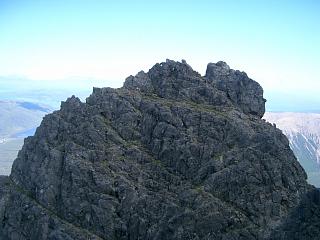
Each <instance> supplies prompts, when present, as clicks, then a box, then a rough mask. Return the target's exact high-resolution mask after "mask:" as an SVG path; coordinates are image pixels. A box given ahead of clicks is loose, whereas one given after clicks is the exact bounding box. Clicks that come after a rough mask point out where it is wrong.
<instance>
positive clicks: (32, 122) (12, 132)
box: [0, 101, 52, 175]
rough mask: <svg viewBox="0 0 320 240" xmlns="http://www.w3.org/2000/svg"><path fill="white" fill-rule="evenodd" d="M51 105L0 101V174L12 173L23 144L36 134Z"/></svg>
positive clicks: (50, 110)
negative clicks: (12, 166)
mask: <svg viewBox="0 0 320 240" xmlns="http://www.w3.org/2000/svg"><path fill="white" fill-rule="evenodd" d="M50 112H52V109H51V107H49V106H45V105H42V104H37V103H32V102H23V101H21V102H20V101H0V175H7V174H9V173H10V170H11V165H12V162H13V160H14V159H15V157H16V156H17V153H18V151H19V150H20V148H21V146H22V144H23V138H25V137H27V136H31V135H33V134H34V132H35V130H36V128H37V127H38V126H39V125H40V122H41V120H42V118H43V116H44V115H45V114H47V113H50Z"/></svg>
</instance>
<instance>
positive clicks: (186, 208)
mask: <svg viewBox="0 0 320 240" xmlns="http://www.w3.org/2000/svg"><path fill="white" fill-rule="evenodd" d="M216 66H217V67H219V68H221V69H224V70H223V71H225V70H226V69H227V67H226V66H225V64H224V63H222V62H220V63H217V64H216ZM221 69H220V70H219V71H220V72H222V70H221ZM217 71H218V70H217ZM213 76H214V77H213ZM216 76H217V74H213V75H210V74H207V75H206V76H204V77H203V76H201V75H200V74H198V73H197V72H195V71H193V70H192V68H191V67H190V66H189V65H188V64H187V63H186V62H182V63H180V62H175V61H171V60H167V61H166V62H164V63H160V64H156V65H155V66H154V67H152V68H151V69H150V70H149V71H148V72H147V73H145V72H142V71H141V72H139V73H138V74H137V75H135V76H130V77H128V78H127V79H126V81H125V83H124V86H123V87H122V88H119V89H112V88H94V89H93V93H92V94H91V95H90V96H89V97H88V98H87V100H86V102H85V103H82V102H80V100H79V99H77V98H76V97H74V96H73V97H71V98H69V99H68V100H67V101H66V102H63V103H62V105H61V110H59V111H55V112H53V113H52V114H49V115H47V116H46V117H44V119H43V121H42V123H41V125H40V127H39V128H38V129H37V131H36V133H35V135H34V136H33V137H29V138H27V139H25V143H24V146H23V148H22V149H21V151H20V152H19V154H18V157H17V159H16V160H15V161H14V164H13V166H12V171H11V175H10V177H0V220H1V224H0V239H5V240H7V239H8V240H11V239H12V240H15V239H21V240H27V239H28V240H29V239H31V240H36V239H37V240H38V239H40V240H42V239H43V240H44V239H50V240H53V239H54V240H62V239H68V240H75V239H80V240H85V239H94V240H101V239H108V240H109V239H111V240H134V239H168V240H170V239H177V240H183V239H194V240H202V239H203V240H208V239H219V240H222V239H237V240H245V239H246V240H247V239H251V240H255V239H258V240H267V239H282V240H287V239H304V238H306V237H308V239H317V238H318V236H319V232H320V231H319V228H317V227H316V226H317V225H316V224H317V223H318V222H319V217H318V216H319V209H320V207H319V205H320V201H319V199H320V194H319V192H318V191H317V190H316V189H315V188H314V187H312V186H310V185H308V184H307V182H306V174H305V172H304V170H303V169H302V167H301V166H300V164H299V163H298V161H297V160H296V158H295V156H294V155H293V153H292V151H291V150H290V147H289V142H288V140H287V138H286V137H285V136H284V135H283V134H282V132H281V131H280V130H279V129H277V128H276V127H275V126H273V125H271V124H269V123H267V122H266V121H264V120H262V119H260V116H261V115H262V114H263V112H264V100H263V97H262V88H261V87H260V85H259V84H258V83H256V82H254V81H253V80H251V79H249V78H248V77H247V76H246V75H245V74H243V73H240V72H239V71H233V70H231V69H230V70H229V74H227V75H221V74H220V77H216ZM310 222H311V223H314V224H309V223H310ZM289 227H291V228H289ZM294 237H296V238H294Z"/></svg>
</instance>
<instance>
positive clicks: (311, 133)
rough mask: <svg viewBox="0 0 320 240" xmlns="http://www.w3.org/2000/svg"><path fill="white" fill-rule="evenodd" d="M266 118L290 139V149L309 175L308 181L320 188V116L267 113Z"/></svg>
mask: <svg viewBox="0 0 320 240" xmlns="http://www.w3.org/2000/svg"><path fill="white" fill-rule="evenodd" d="M264 118H265V119H266V120H267V121H269V122H271V123H275V124H276V125H277V127H278V128H280V129H281V130H282V131H283V133H284V134H285V135H286V136H287V137H288V139H289V142H290V147H291V148H292V150H293V152H294V153H295V155H296V157H297V158H298V160H299V162H300V163H301V165H302V166H303V167H304V169H305V170H306V172H307V174H308V181H309V182H310V183H311V184H314V185H315V186H317V187H320V114H319V113H294V112H281V113H278V112H267V113H265V115H264Z"/></svg>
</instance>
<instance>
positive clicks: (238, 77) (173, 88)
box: [124, 59, 265, 118]
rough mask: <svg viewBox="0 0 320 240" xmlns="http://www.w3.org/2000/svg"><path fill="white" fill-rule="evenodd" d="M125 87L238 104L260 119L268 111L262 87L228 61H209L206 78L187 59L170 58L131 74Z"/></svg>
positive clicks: (216, 103)
mask: <svg viewBox="0 0 320 240" xmlns="http://www.w3.org/2000/svg"><path fill="white" fill-rule="evenodd" d="M124 88H126V89H131V90H139V91H142V92H147V93H149V94H156V95H157V96H159V97H162V98H170V99H184V100H188V101H193V102H195V103H201V104H208V105H213V106H222V107H230V106H232V105H235V106H237V107H239V108H240V109H242V111H243V112H244V113H246V114H252V115H257V116H259V117H260V118H261V117H262V116H263V114H264V112H265V99H264V98H263V90H262V87H261V86H260V85H259V84H258V83H257V82H255V81H254V80H252V79H250V78H248V76H247V75H246V74H245V73H243V72H240V71H235V70H233V69H230V67H229V66H228V65H227V64H226V63H225V62H222V61H220V62H217V63H209V64H208V67H207V71H206V75H205V76H204V77H202V76H201V75H200V74H199V73H198V72H196V71H194V70H193V69H192V68H191V66H190V65H188V64H187V63H186V61H185V60H183V61H182V62H176V61H173V60H168V59H167V60H166V62H163V63H157V64H156V65H154V66H153V67H152V68H151V69H150V70H149V71H148V73H145V72H143V71H141V72H139V73H138V74H137V75H135V76H129V77H128V78H127V79H126V81H125V83H124Z"/></svg>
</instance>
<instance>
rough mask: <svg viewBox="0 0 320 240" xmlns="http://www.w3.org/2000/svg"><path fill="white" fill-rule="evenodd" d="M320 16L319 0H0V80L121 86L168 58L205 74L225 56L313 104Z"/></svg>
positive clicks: (268, 85) (273, 88)
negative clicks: (183, 60)
mask: <svg viewBox="0 0 320 240" xmlns="http://www.w3.org/2000/svg"><path fill="white" fill-rule="evenodd" d="M319 13H320V1H317V0H313V1H312V0H300V1H294V0H290V1H289V0H288V1H285V0H274V1H272V0H268V1H267V0H265V1H263V0H255V1H254V0H251V1H250V0H247V1H241V0H234V1H225V0H223V1H222V0H219V1H213V0H210V1H209V0H208V1H205V0H193V1H191V0H190V1H188V0H176V1H174V0H161V1H150V0H149V1H142V0H141V1H134V0H130V1H129V0H128V1H124V0H123V1H121V0H117V1H107V0H105V1H102V0H100V1H99V0H90V1H89V0H63V1H62V0H52V1H45V0H43V1H37V0H34V1H31V0H20V1H19V0H0V76H25V77H27V78H29V79H33V80H38V81H39V82H36V84H38V83H39V84H42V85H46V84H48V85H50V86H52V85H59V86H66V87H67V86H68V87H70V86H74V87H75V88H76V87H79V88H80V87H81V86H82V87H83V88H86V87H88V86H91V85H99V86H121V85H122V82H123V80H124V79H125V78H126V77H127V76H128V75H130V74H135V73H137V72H138V71H139V70H141V69H143V70H148V69H149V68H150V67H151V66H152V65H153V64H154V63H156V62H161V61H164V60H165V59H166V58H170V59H174V60H181V59H186V60H187V62H188V63H189V64H190V65H191V66H193V68H194V69H195V70H197V71H199V72H200V73H202V74H204V71H205V68H206V64H207V63H208V62H216V61H219V60H224V61H226V62H227V63H228V64H229V65H230V66H231V67H232V68H234V69H240V70H243V71H246V72H247V73H248V75H249V76H250V77H251V78H253V79H255V80H256V81H258V82H259V83H260V84H261V85H262V86H263V87H264V89H265V91H266V95H267V96H272V94H273V92H280V94H286V93H290V94H291V95H293V98H295V94H297V95H296V96H299V97H301V96H305V97H306V98H308V99H311V101H313V102H314V103H315V105H316V104H318V103H319V104H320V96H318V95H320V94H318V92H319V89H320V27H319V26H320V14H319ZM11 79H12V78H11ZM19 79H20V78H19ZM66 79H67V80H66ZM88 79H89V80H88ZM44 80H46V81H44ZM102 80H103V81H102ZM19 81H23V78H21V80H18V81H15V83H14V85H15V86H17V87H19V86H22V85H23V84H22V82H20V83H19ZM53 81H54V82H53ZM0 84H1V85H2V86H0V88H3V87H5V85H6V84H7V82H5V81H2V80H1V79H0ZM299 92H300V93H299Z"/></svg>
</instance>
